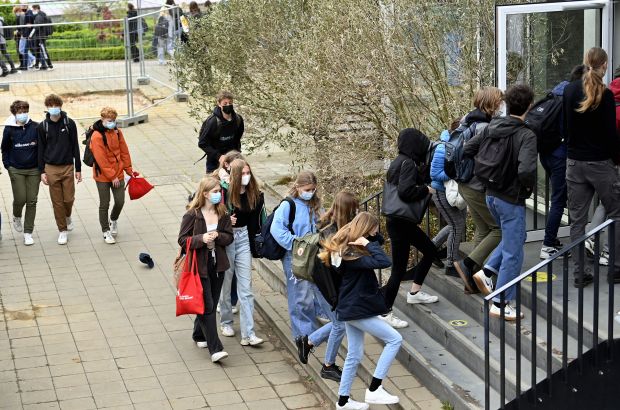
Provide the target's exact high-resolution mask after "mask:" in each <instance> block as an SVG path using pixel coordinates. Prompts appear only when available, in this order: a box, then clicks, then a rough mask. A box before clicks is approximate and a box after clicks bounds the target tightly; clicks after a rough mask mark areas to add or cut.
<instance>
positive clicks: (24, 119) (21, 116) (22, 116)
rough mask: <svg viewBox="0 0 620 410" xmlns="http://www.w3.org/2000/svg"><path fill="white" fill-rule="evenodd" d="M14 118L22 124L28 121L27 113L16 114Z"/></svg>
mask: <svg viewBox="0 0 620 410" xmlns="http://www.w3.org/2000/svg"><path fill="white" fill-rule="evenodd" d="M15 118H17V121H19V122H21V123H22V124H25V123H27V122H28V114H27V113H26V114H17V115H16V116H15Z"/></svg>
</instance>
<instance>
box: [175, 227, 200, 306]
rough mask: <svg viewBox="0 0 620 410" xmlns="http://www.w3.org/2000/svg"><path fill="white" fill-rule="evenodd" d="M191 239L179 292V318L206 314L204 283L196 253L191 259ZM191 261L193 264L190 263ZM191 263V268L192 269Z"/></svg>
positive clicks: (188, 241)
mask: <svg viewBox="0 0 620 410" xmlns="http://www.w3.org/2000/svg"><path fill="white" fill-rule="evenodd" d="M191 240H192V239H191V238H187V248H186V250H187V253H188V255H187V257H186V258H185V264H184V266H183V273H182V274H181V280H180V281H179V289H178V290H177V316H181V315H202V314H203V313H204V312H205V301H204V299H203V297H202V283H200V275H199V274H198V263H197V262H196V251H195V250H194V251H193V253H192V255H191V258H190V257H189V256H190V255H189V245H190V242H191ZM190 259H191V262H190ZM190 263H191V267H190Z"/></svg>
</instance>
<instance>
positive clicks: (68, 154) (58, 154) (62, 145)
mask: <svg viewBox="0 0 620 410" xmlns="http://www.w3.org/2000/svg"><path fill="white" fill-rule="evenodd" d="M46 122H47V126H48V132H47V134H46V132H45V123H46ZM66 124H68V126H67V125H66ZM37 135H38V140H39V171H40V172H41V173H42V174H45V164H50V165H73V164H74V161H75V172H82V161H81V160H80V146H79V145H78V133H77V127H76V126H75V122H74V121H73V120H72V119H71V118H68V117H67V113H66V112H64V111H61V112H60V119H59V120H58V121H56V122H54V121H52V120H51V119H50V115H49V113H47V114H46V116H45V120H43V121H41V122H40V123H39V126H38V127H37Z"/></svg>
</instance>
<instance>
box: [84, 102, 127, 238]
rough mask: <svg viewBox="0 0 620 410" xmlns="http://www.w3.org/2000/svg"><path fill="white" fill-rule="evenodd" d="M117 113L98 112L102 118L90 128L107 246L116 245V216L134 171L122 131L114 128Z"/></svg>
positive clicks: (113, 110)
mask: <svg viewBox="0 0 620 410" xmlns="http://www.w3.org/2000/svg"><path fill="white" fill-rule="evenodd" d="M117 116H118V113H117V112H116V110H115V109H114V108H112V107H103V108H102V109H101V119H100V120H98V121H97V122H95V123H94V124H93V126H92V129H93V131H94V132H93V134H92V136H91V139H90V150H91V151H92V153H93V156H94V157H95V163H94V164H93V179H94V180H95V183H96V185H97V191H98V192H99V224H100V225H101V231H102V232H103V240H104V241H105V242H106V243H109V244H113V243H116V239H114V237H115V236H116V234H117V233H118V217H119V216H120V214H121V210H122V209H123V205H124V204H125V176H124V174H123V171H125V173H126V174H127V175H129V176H133V175H134V172H133V169H132V167H131V156H130V155H129V148H127V143H126V142H125V137H124V136H123V132H122V131H121V130H119V129H118V128H117V127H116V117H117ZM110 191H112V196H113V197H114V207H113V208H112V213H111V214H110V215H108V210H109V209H110Z"/></svg>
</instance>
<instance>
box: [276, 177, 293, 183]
mask: <svg viewBox="0 0 620 410" xmlns="http://www.w3.org/2000/svg"><path fill="white" fill-rule="evenodd" d="M294 180H295V178H293V177H283V178H280V179H279V180H277V181H276V183H275V185H288V184H290V183H291V182H293V181H294Z"/></svg>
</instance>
